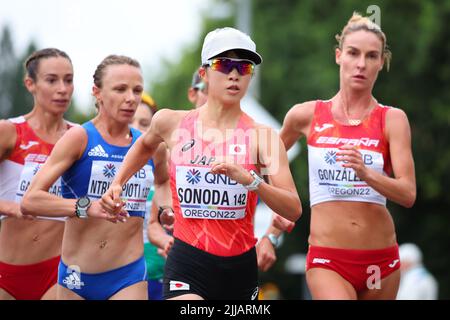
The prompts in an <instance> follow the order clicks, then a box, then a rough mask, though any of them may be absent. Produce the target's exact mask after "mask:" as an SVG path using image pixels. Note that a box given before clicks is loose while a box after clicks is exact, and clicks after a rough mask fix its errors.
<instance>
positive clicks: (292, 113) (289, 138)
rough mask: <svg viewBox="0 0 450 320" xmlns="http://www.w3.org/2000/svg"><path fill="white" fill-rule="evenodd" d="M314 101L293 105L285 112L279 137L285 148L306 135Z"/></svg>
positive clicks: (287, 148) (288, 147)
mask: <svg viewBox="0 0 450 320" xmlns="http://www.w3.org/2000/svg"><path fill="white" fill-rule="evenodd" d="M314 109H315V101H309V102H305V103H301V104H297V105H295V106H293V107H292V108H291V109H290V110H289V111H288V113H287V114H286V116H285V118H284V121H283V126H282V128H281V130H280V138H281V140H282V141H283V143H284V145H285V147H286V150H289V149H290V148H291V147H292V146H293V145H294V143H295V142H297V140H298V139H300V138H301V137H303V136H307V135H308V131H309V127H310V125H311V121H312V117H313V115H314Z"/></svg>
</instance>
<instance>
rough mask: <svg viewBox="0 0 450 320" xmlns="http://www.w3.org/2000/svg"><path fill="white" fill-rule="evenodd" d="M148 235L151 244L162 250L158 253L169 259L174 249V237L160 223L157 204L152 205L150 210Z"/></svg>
mask: <svg viewBox="0 0 450 320" xmlns="http://www.w3.org/2000/svg"><path fill="white" fill-rule="evenodd" d="M147 233H148V234H147V235H148V239H149V240H150V242H151V243H152V244H153V245H155V246H157V247H158V248H159V249H160V250H158V251H159V252H161V255H162V256H163V257H167V254H168V253H169V250H170V248H172V245H173V241H174V239H173V236H171V235H169V234H167V232H166V231H165V230H164V228H163V227H162V226H161V224H160V223H159V221H158V208H157V206H156V204H155V202H153V203H152V208H151V210H150V219H149V221H148V229H147Z"/></svg>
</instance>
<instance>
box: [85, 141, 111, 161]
mask: <svg viewBox="0 0 450 320" xmlns="http://www.w3.org/2000/svg"><path fill="white" fill-rule="evenodd" d="M88 156H90V157H103V158H109V155H108V154H107V153H106V151H105V149H103V147H102V146H101V145H100V144H99V145H97V146H96V147H94V148H92V149H91V150H90V151H89V152H88Z"/></svg>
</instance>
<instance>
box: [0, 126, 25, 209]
mask: <svg viewBox="0 0 450 320" xmlns="http://www.w3.org/2000/svg"><path fill="white" fill-rule="evenodd" d="M16 139H17V133H16V128H15V127H14V124H13V123H11V122H10V121H7V120H0V162H2V161H4V160H5V159H6V158H7V157H8V155H9V154H10V153H11V152H12V151H13V149H14V146H15V144H16ZM0 215H6V216H9V217H20V216H21V212H20V207H19V204H18V203H17V202H14V201H7V200H0Z"/></svg>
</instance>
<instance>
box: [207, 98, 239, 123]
mask: <svg viewBox="0 0 450 320" xmlns="http://www.w3.org/2000/svg"><path fill="white" fill-rule="evenodd" d="M241 114H242V110H241V107H240V105H235V106H224V105H221V104H218V103H214V102H213V101H209V100H208V102H207V103H206V105H205V107H204V108H202V109H201V110H200V113H199V120H200V121H202V122H203V124H204V125H205V126H207V127H214V128H217V129H228V128H234V127H236V125H237V123H238V121H239V118H240V115H241Z"/></svg>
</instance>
